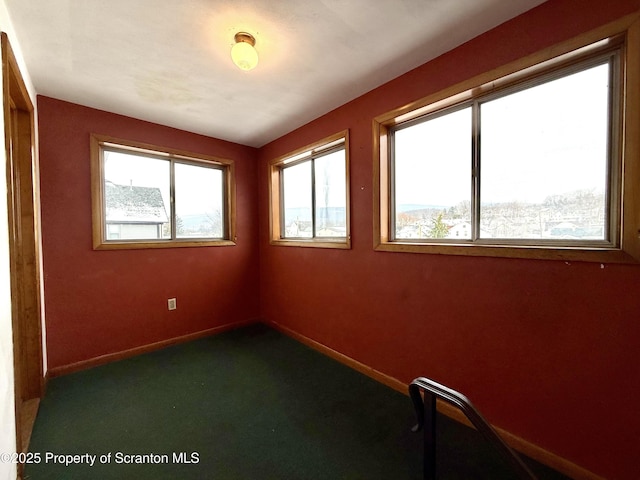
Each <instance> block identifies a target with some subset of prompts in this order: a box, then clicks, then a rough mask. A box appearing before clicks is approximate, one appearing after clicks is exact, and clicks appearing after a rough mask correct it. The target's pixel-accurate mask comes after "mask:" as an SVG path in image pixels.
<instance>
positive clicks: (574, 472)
mask: <svg viewBox="0 0 640 480" xmlns="http://www.w3.org/2000/svg"><path fill="white" fill-rule="evenodd" d="M264 323H265V324H266V325H269V326H271V327H273V328H275V329H276V330H278V331H280V332H282V333H284V334H285V335H287V336H289V337H291V338H294V339H295V340H297V341H299V342H300V343H303V344H305V345H307V346H308V347H310V348H313V349H314V350H316V351H318V352H320V353H322V354H324V355H326V356H328V357H330V358H333V359H334V360H337V361H338V362H340V363H343V364H344V365H346V366H348V367H350V368H352V369H354V370H356V371H358V372H360V373H362V374H364V375H367V376H368V377H370V378H372V379H373V380H376V381H377V382H379V383H382V384H383V385H386V386H387V387H390V388H392V389H394V390H397V391H398V392H401V393H403V394H405V395H407V396H408V395H409V385H408V384H406V383H404V382H401V381H400V380H398V379H396V378H393V377H390V376H389V375H386V374H384V373H382V372H379V371H377V370H375V369H374V368H371V367H369V366H367V365H365V364H363V363H360V362H358V361H357V360H354V359H353V358H351V357H348V356H346V355H344V354H342V353H340V352H337V351H336V350H333V349H332V348H330V347H327V346H326V345H323V344H322V343H319V342H316V341H315V340H312V339H310V338H308V337H305V336H304V335H302V334H300V333H298V332H295V331H293V330H291V329H290V328H288V327H285V326H284V325H280V324H279V323H277V322H272V321H264ZM437 408H438V411H439V412H440V413H442V414H443V415H446V416H447V417H449V418H451V419H453V420H456V421H458V422H460V423H464V424H466V425H469V426H471V423H470V422H469V421H468V420H467V418H466V417H465V416H464V414H463V413H462V412H461V411H460V410H458V409H457V408H455V407H453V406H452V405H449V404H448V403H446V402H442V401H440V400H438V403H437ZM493 428H494V429H495V430H496V431H497V432H498V434H499V435H500V436H501V437H502V439H503V440H504V441H505V442H507V444H508V445H509V446H510V447H511V448H513V449H514V450H517V451H518V452H520V453H522V454H524V455H526V456H527V457H529V458H532V459H534V460H536V461H538V462H540V463H542V464H544V465H547V466H549V467H551V468H553V469H554V470H556V471H558V472H560V473H562V474H564V475H567V476H568V477H571V478H574V479H576V480H605V479H604V478H603V477H601V476H599V475H596V474H595V473H593V472H590V471H589V470H587V469H585V468H583V467H581V466H580V465H576V464H575V463H573V462H570V461H569V460H566V459H565V458H562V457H560V456H558V455H556V454H554V453H552V452H549V451H548V450H545V449H543V448H541V447H539V446H538V445H535V444H533V443H531V442H528V441H527V440H524V439H523V438H520V437H518V436H516V435H513V434H512V433H510V432H508V431H506V430H504V429H502V428H500V427H496V426H495V425H493Z"/></svg>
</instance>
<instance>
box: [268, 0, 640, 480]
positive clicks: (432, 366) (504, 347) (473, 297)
mask: <svg viewBox="0 0 640 480" xmlns="http://www.w3.org/2000/svg"><path fill="white" fill-rule="evenodd" d="M638 8H640V2H639V1H623V0H610V1H607V2H602V1H600V0H590V1H587V0H550V1H549V2H547V3H545V4H543V5H541V6H540V7H538V8H536V9H534V10H531V11H529V12H527V13H525V14H524V15H522V16H520V17H517V18H516V19H514V20H512V21H510V22H507V23H505V24H503V25H501V26H499V27H497V28H496V29H494V30H492V31H490V32H488V33H486V34H484V35H482V36H480V37H478V38H476V39H474V40H472V41H470V42H468V43H466V44H464V45H462V46H461V47H459V48H457V49H455V50H453V51H451V52H449V53H447V54H445V55H443V56H441V57H439V58H437V59H435V60H433V61H431V62H429V63H426V64H425V65H423V66H421V67H419V68H417V69H415V70H413V71H412V72H410V73H408V74H406V75H404V76H402V77H399V78H397V79H395V80H394V81H392V82H389V83H388V84H386V85H383V86H382V87H380V88H378V89H376V90H373V91H372V92H369V93H368V94H366V95H364V96H362V97H360V98H358V99H356V100H354V101H352V102H350V103H348V104H346V105H344V106H342V107H340V108H338V109H336V110H334V111H332V112H330V113H328V114H327V115H325V116H323V117H321V118H318V119H317V120H315V121H313V122H311V123H310V124H308V125H305V126H304V127H302V128H300V129H298V130H296V131H294V132H292V133H290V134H288V135H286V136H284V137H282V138H280V139H278V140H276V141H274V142H272V143H270V144H268V145H266V146H265V147H263V148H262V149H261V151H260V213H261V216H260V262H261V267H260V268H261V283H260V293H261V313H262V317H263V319H265V320H266V321H275V322H278V323H280V324H283V325H285V326H286V327H289V328H291V329H293V330H294V331H296V332H299V333H301V334H303V335H305V336H307V337H310V338H312V339H314V340H316V341H318V342H320V343H322V344H324V345H327V346H329V347H330V348H332V349H334V350H337V351H339V352H341V353H344V354H346V355H347V356H349V357H352V358H354V359H356V360H358V361H360V362H362V363H364V364H366V365H369V366H371V367H373V368H374V369H376V370H379V371H381V372H383V373H385V374H388V375H390V376H392V377H395V378H397V379H400V380H402V381H404V382H409V381H410V380H411V379H412V378H414V377H417V376H428V377H431V378H433V379H435V380H436V381H439V382H442V383H444V384H446V385H449V386H451V387H453V388H455V389H459V390H460V391H462V392H464V393H465V394H467V395H468V396H469V397H470V398H471V399H472V401H474V403H475V404H476V406H477V407H478V408H479V409H480V410H481V411H482V412H483V413H484V414H485V415H486V417H487V418H488V419H489V420H490V421H491V422H492V423H494V424H495V425H498V426H500V427H502V428H504V429H506V430H507V431H509V432H511V433H513V434H515V435H518V436H520V437H522V438H524V439H526V440H528V441H529V442H532V443H534V444H536V445H539V446H541V447H543V448H545V449H548V450H550V451H552V452H554V453H555V454H557V455H560V456H561V457H564V458H566V459H569V460H571V461H573V462H575V463H577V464H579V465H581V466H583V467H585V468H587V469H589V470H591V471H593V472H596V473H597V474H600V475H604V476H607V477H609V478H628V479H631V478H637V476H638V467H637V462H638V457H639V455H638V454H639V453H640V451H639V448H640V439H639V437H638V432H639V431H640V407H639V406H638V398H637V395H638V393H640V373H639V372H640V368H638V363H639V358H638V352H639V350H640V266H637V265H601V264H598V263H580V262H570V263H567V262H563V261H537V260H522V259H499V258H476V257H461V256H444V255H426V254H410V253H387V252H375V251H374V250H373V246H372V245H373V213H372V191H371V186H372V167H373V162H372V153H373V152H372V119H373V117H375V116H377V115H380V114H382V113H385V112H387V111H389V110H392V109H393V108H396V107H399V106H401V105H404V104H407V103H409V102H411V101H414V100H417V99H419V98H421V97H424V96H426V95H428V94H430V93H434V92H437V91H438V90H440V89H442V88H444V87H447V86H450V85H453V84H455V83H458V82H460V81H463V80H466V79H468V78H471V77H473V76H474V75H476V74H479V73H483V72H485V71H488V70H490V69H492V68H495V67H498V66H501V65H503V64H505V63H507V62H509V61H512V60H515V59H518V58H521V57H522V56H524V55H527V54H529V53H533V52H536V51H538V50H540V49H542V48H545V47H547V46H550V45H553V44H554V43H557V42H559V41H562V40H566V39H568V38H571V37H574V36H576V35H578V34H580V33H582V32H585V31H588V30H590V29H592V28H594V27H596V26H599V25H602V24H604V23H606V22H608V21H611V20H614V19H616V18H618V17H620V16H622V15H625V14H627V13H631V12H633V11H635V10H637V9H638ZM347 128H348V129H349V131H350V142H351V144H350V149H351V150H350V155H351V157H350V158H351V193H352V195H351V199H352V200H351V201H352V203H351V213H352V245H353V248H352V249H351V250H347V251H344V250H325V249H309V248H295V247H282V246H270V245H269V243H268V238H269V234H268V223H267V221H268V220H267V219H268V192H267V185H268V182H267V166H266V162H267V161H268V160H269V159H272V158H274V157H276V156H279V155H282V154H285V153H286V152H288V151H291V150H294V149H296V148H299V147H301V146H304V145H307V144H309V143H312V142H314V141H317V140H318V139H320V138H323V137H325V136H328V135H330V134H333V133H335V132H338V131H340V130H343V129H347Z"/></svg>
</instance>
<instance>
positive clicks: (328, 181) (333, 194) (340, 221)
mask: <svg viewBox="0 0 640 480" xmlns="http://www.w3.org/2000/svg"><path fill="white" fill-rule="evenodd" d="M315 182H316V237H345V236H346V235H347V188H346V182H347V181H346V173H345V152H344V150H340V151H338V152H334V153H331V154H329V155H325V156H323V157H319V158H317V159H316V160H315Z"/></svg>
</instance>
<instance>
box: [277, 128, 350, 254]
mask: <svg viewBox="0 0 640 480" xmlns="http://www.w3.org/2000/svg"><path fill="white" fill-rule="evenodd" d="M343 139H344V153H345V183H346V185H345V188H346V212H345V221H346V236H345V237H344V238H343V237H339V238H310V239H299V238H296V239H287V238H282V236H281V234H280V232H281V231H282V222H283V219H282V212H281V208H280V202H281V198H280V196H281V192H280V173H281V171H282V166H283V165H284V164H285V163H288V161H289V160H291V159H293V158H295V157H297V156H299V155H302V154H304V153H306V152H309V156H308V157H310V156H311V155H313V154H314V153H318V152H322V151H323V150H324V149H325V148H326V146H327V145H329V144H331V143H334V142H337V141H339V140H343ZM304 158H307V157H304ZM301 160H302V159H301ZM294 161H297V159H296V160H294ZM268 169H269V173H268V178H269V239H270V244H271V245H280V246H288V247H311V248H337V249H350V248H351V220H350V210H351V197H350V191H349V190H350V189H349V185H350V179H349V170H350V169H349V131H348V130H344V131H342V132H338V133H336V134H333V135H330V136H328V137H325V138H323V139H322V140H319V141H317V142H314V143H312V144H309V145H306V146H304V147H301V148H298V149H297V150H294V151H292V152H289V153H287V154H285V155H281V156H279V157H276V158H274V159H273V160H271V161H270V162H269V164H268Z"/></svg>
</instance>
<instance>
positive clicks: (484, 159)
mask: <svg viewBox="0 0 640 480" xmlns="http://www.w3.org/2000/svg"><path fill="white" fill-rule="evenodd" d="M608 99H609V64H604V65H599V66H596V67H594V68H590V69H588V70H585V71H582V72H578V73H574V74H572V75H569V76H567V77H563V78H561V79H558V80H554V81H550V82H548V83H545V84H542V85H538V86H536V87H533V88H529V89H527V90H523V91H520V92H516V93H513V94H511V95H508V96H505V97H502V98H499V99H496V100H492V101H488V102H486V103H483V104H482V105H481V122H482V124H481V125H482V126H481V128H482V144H481V153H480V155H481V157H480V162H481V187H480V188H481V197H480V198H481V214H480V222H481V224H480V236H481V237H482V238H505V239H510V238H515V239H561V240H563V241H568V242H571V241H580V240H606V239H607V237H608V232H607V227H606V226H607V205H606V190H607V143H608V130H609V127H608V125H609V120H608V117H609V115H608V111H609V101H608Z"/></svg>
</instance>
